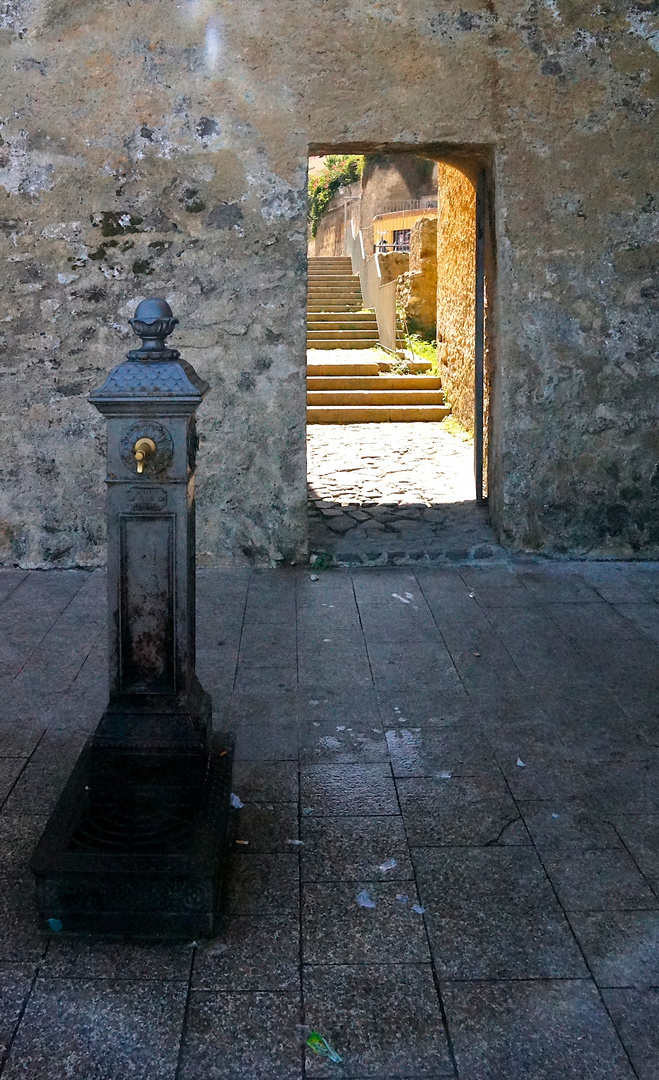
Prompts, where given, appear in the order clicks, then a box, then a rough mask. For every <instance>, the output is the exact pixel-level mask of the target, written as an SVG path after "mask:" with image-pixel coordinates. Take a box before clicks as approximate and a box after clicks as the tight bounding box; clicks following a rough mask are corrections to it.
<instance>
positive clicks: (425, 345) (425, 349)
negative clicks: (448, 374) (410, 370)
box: [406, 334, 439, 375]
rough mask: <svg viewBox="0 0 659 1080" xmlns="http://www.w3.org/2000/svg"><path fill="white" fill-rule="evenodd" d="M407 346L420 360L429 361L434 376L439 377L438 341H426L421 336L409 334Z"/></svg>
mask: <svg viewBox="0 0 659 1080" xmlns="http://www.w3.org/2000/svg"><path fill="white" fill-rule="evenodd" d="M406 344H407V347H408V349H410V350H411V352H413V353H414V355H415V356H417V357H418V358H419V360H427V361H428V362H429V363H431V364H432V374H433V375H439V361H438V359H437V342H436V341H424V339H423V338H422V337H420V336H419V334H408V335H407V339H406Z"/></svg>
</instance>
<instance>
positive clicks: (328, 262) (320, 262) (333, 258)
mask: <svg viewBox="0 0 659 1080" xmlns="http://www.w3.org/2000/svg"><path fill="white" fill-rule="evenodd" d="M307 266H314V267H317V266H348V267H351V268H352V259H351V258H350V256H349V255H325V256H322V255H312V256H311V257H310V258H308V259H307Z"/></svg>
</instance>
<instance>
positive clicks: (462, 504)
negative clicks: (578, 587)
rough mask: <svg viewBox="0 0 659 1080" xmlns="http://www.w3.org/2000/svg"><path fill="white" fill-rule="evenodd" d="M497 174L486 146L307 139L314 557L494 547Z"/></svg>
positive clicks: (386, 558) (409, 558) (377, 559)
mask: <svg viewBox="0 0 659 1080" xmlns="http://www.w3.org/2000/svg"><path fill="white" fill-rule="evenodd" d="M488 174H489V155H488V154H487V152H485V151H484V150H483V149H482V148H471V149H466V150H465V149H462V150H456V148H454V147H452V148H446V147H422V148H416V147H415V148H414V151H413V152H410V151H408V150H405V149H402V148H400V149H399V148H396V149H395V150H394V149H391V148H384V149H383V148H368V147H367V148H363V147H357V148H355V147H339V148H325V147H318V148H315V147H313V148H311V152H310V158H309V234H308V272H309V278H308V311H307V326H308V330H307V334H308V337H307V348H308V351H307V361H308V363H307V376H308V378H307V422H308V423H307V472H308V493H309V540H310V551H311V553H312V560H313V557H314V556H316V557H317V559H321V560H323V561H325V562H334V563H339V564H345V565H354V564H358V565H364V564H366V565H371V564H372V565H385V564H387V563H401V564H404V563H418V562H419V561H422V562H423V561H428V562H436V561H440V560H442V559H449V558H460V557H466V558H474V557H475V558H479V557H491V556H492V555H493V554H495V553H496V552H497V550H498V546H497V544H496V541H495V538H494V534H493V532H492V530H491V528H490V525H489V522H488V517H487V507H486V497H487V461H486V454H487V446H488V439H487V438H486V432H487V428H488V422H489V418H488V400H489V393H488V389H489V383H490V379H491V372H492V367H493V348H492V342H491V337H492V335H491V325H492V320H491V315H492V299H493V284H494V258H493V250H494V246H493V243H492V227H491V225H492V222H491V213H490V212H489V206H491V204H492V203H491V198H488V194H489V191H488V188H489V185H488ZM486 316H487V318H486Z"/></svg>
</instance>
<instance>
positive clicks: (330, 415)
mask: <svg viewBox="0 0 659 1080" xmlns="http://www.w3.org/2000/svg"><path fill="white" fill-rule="evenodd" d="M450 411H451V409H450V407H449V406H448V405H446V404H445V403H444V391H443V390H442V383H441V379H438V378H436V376H434V375H392V374H382V373H381V372H380V369H379V366H378V364H377V363H376V362H373V363H363V364H362V363H355V364H346V363H337V364H330V363H312V364H308V365H307V423H309V424H372V423H380V424H381V423H384V422H386V421H396V420H397V421H399V422H400V421H402V422H409V421H411V420H417V421H418V420H434V421H437V420H443V419H444V417H445V416H448V414H449V413H450Z"/></svg>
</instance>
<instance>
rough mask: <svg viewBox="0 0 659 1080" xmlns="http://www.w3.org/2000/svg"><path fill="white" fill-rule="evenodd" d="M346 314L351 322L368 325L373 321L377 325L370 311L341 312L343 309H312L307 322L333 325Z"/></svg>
mask: <svg viewBox="0 0 659 1080" xmlns="http://www.w3.org/2000/svg"><path fill="white" fill-rule="evenodd" d="M346 315H347V316H348V318H349V320H350V322H351V323H359V324H360V325H361V324H362V323H365V324H368V325H370V324H371V323H373V324H374V325H377V320H376V318H375V315H374V314H373V312H372V311H355V312H343V311H312V312H311V313H310V318H309V322H317V323H327V324H328V325H333V324H334V323H339V322H341V320H342V319H343V318H344V317H345V316H346Z"/></svg>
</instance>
